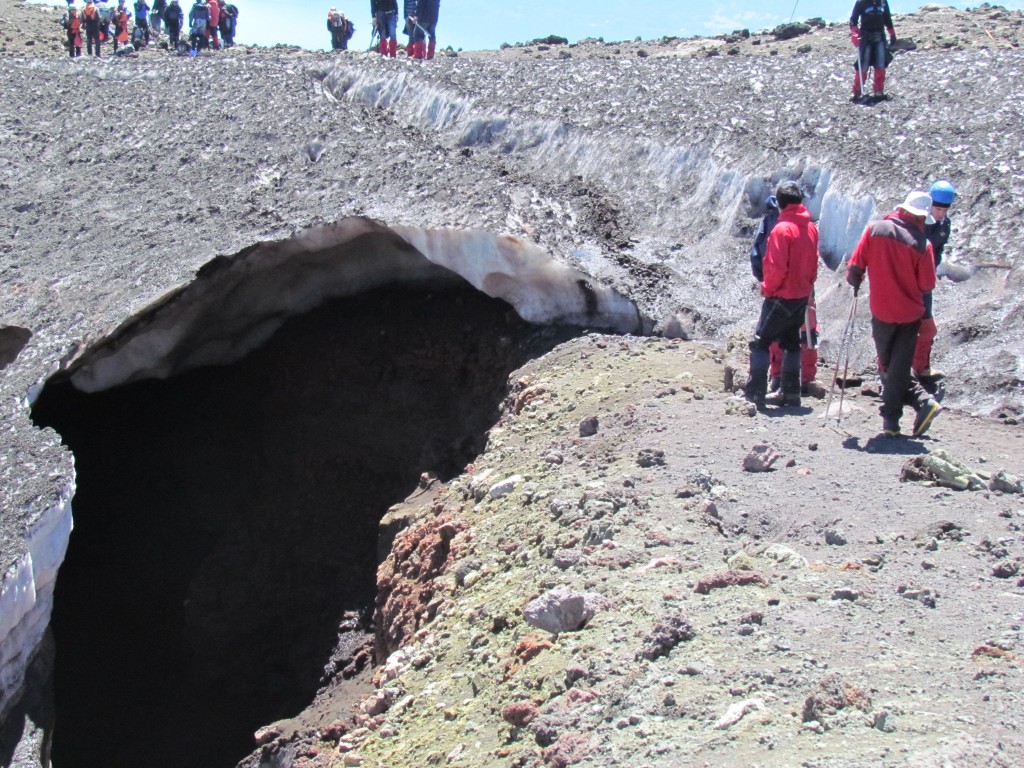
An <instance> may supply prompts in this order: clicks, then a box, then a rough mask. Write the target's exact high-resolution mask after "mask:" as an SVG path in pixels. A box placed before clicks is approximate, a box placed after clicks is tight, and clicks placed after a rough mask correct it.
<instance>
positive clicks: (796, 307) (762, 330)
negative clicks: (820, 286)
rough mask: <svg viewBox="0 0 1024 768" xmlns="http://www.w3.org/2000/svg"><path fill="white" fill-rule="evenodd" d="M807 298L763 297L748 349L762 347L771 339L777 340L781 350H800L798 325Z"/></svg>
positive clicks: (805, 309)
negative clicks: (759, 314) (759, 315)
mask: <svg viewBox="0 0 1024 768" xmlns="http://www.w3.org/2000/svg"><path fill="white" fill-rule="evenodd" d="M807 298H808V297H805V298H802V299H765V300H764V302H763V303H762V304H761V317H760V318H758V321H757V328H755V329H754V338H753V339H751V341H750V349H751V351H753V350H754V349H763V350H764V351H765V352H767V351H768V347H770V346H771V345H772V342H773V341H778V342H779V346H780V347H781V348H782V349H783V350H789V351H790V352H799V351H800V326H801V325H803V324H804V314H805V313H806V311H807Z"/></svg>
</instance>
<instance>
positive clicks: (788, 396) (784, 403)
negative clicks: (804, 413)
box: [764, 389, 800, 408]
mask: <svg viewBox="0 0 1024 768" xmlns="http://www.w3.org/2000/svg"><path fill="white" fill-rule="evenodd" d="M764 404H765V405H774V406H778V407H780V408H799V407H800V393H799V392H783V391H782V390H781V389H780V390H777V391H775V392H772V393H771V394H770V395H768V396H767V397H765V399H764Z"/></svg>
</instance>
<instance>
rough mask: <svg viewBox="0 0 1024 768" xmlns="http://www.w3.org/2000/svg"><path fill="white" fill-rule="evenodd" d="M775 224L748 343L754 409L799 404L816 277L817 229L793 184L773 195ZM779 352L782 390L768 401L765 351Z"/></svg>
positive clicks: (748, 394)
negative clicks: (775, 348)
mask: <svg viewBox="0 0 1024 768" xmlns="http://www.w3.org/2000/svg"><path fill="white" fill-rule="evenodd" d="M775 199H776V201H777V202H778V206H779V220H778V223H776V225H775V226H774V227H773V228H772V231H771V234H770V235H769V236H768V245H767V248H766V250H765V256H764V263H763V267H762V268H763V274H764V279H763V280H762V282H761V295H762V296H763V297H764V301H763V302H762V304H761V316H760V318H759V319H758V321H757V328H756V329H755V330H754V337H753V338H752V339H751V340H750V375H749V376H748V377H747V387H746V393H745V395H746V398H747V400H749V401H751V402H752V403H754V404H755V405H756V406H757V407H758V408H761V407H763V406H764V405H766V404H771V405H780V406H793V407H799V405H800V326H801V325H802V324H803V322H804V315H805V313H806V311H807V302H808V300H809V299H810V296H811V293H812V292H813V291H814V281H815V279H816V278H817V277H818V228H817V227H816V226H815V225H814V224H813V223H812V222H811V214H810V213H809V212H808V211H807V209H806V208H805V207H804V205H803V201H804V194H803V191H802V190H801V189H800V185H799V184H797V183H796V182H795V181H785V182H783V183H782V184H780V185H779V187H778V189H777V190H776V191H775ZM773 341H778V342H779V346H780V347H782V387H781V388H780V390H779V391H778V392H777V393H774V394H772V395H771V396H770V397H769V396H766V395H767V389H768V365H769V361H770V353H769V348H770V347H771V344H772V342H773Z"/></svg>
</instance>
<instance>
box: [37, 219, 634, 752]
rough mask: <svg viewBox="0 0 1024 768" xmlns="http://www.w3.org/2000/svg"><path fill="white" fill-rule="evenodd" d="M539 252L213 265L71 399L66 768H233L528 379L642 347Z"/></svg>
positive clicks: (47, 409) (98, 365) (155, 312)
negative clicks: (547, 367) (394, 540)
mask: <svg viewBox="0 0 1024 768" xmlns="http://www.w3.org/2000/svg"><path fill="white" fill-rule="evenodd" d="M467 238H468V240H467ZM414 243H415V245H414ZM535 250H536V249H532V248H530V247H529V246H526V245H525V244H522V243H521V242H519V241H516V240H513V239H510V238H508V239H504V242H503V239H502V238H495V237H494V236H490V235H482V234H481V233H449V234H448V235H445V234H444V233H443V232H425V231H423V230H404V231H397V230H396V229H388V228H386V227H383V226H382V225H379V224H377V223H375V222H369V221H368V220H365V219H355V220H345V221H343V222H339V223H338V224H336V225H332V226H331V227H325V228H319V229H317V230H309V231H307V232H305V233H301V234H300V235H299V236H297V237H295V238H291V239H290V240H287V241H279V242H276V243H265V244H261V245H258V246H255V247H254V248H251V249H248V250H246V251H244V252H242V253H240V254H237V255H236V256H234V257H231V258H221V259H217V260H215V261H214V262H211V264H209V265H207V267H206V268H204V269H203V270H200V273H199V275H198V276H197V278H196V280H195V281H193V282H192V283H191V284H189V285H188V286H186V287H184V288H182V289H180V290H179V291H176V292H175V293H173V294H172V295H170V296H168V297H166V298H165V299H163V300H161V301H160V302H158V303H157V304H155V305H153V306H152V307H150V308H147V309H146V310H144V311H143V312H141V313H140V314H138V315H137V316H135V317H133V318H131V319H129V320H128V321H126V322H125V323H124V324H123V325H122V326H121V327H120V328H119V329H117V330H116V331H115V332H114V333H113V334H111V335H110V336H109V337H108V338H106V339H104V340H103V341H101V342H99V343H98V344H95V345H93V346H92V347H91V348H90V349H88V350H86V351H85V352H84V353H83V354H82V355H81V356H80V357H79V358H78V359H77V360H76V361H75V362H74V363H72V364H71V365H70V367H68V368H67V369H66V370H64V371H62V372H60V373H59V374H57V375H56V376H54V377H52V378H51V379H50V381H49V382H48V383H47V385H46V386H45V388H44V389H43V391H42V393H41V394H40V395H39V397H38V399H37V400H36V403H35V406H34V409H33V418H34V419H35V421H36V422H37V423H38V424H40V425H46V426H52V427H54V428H55V429H57V430H58V431H59V432H60V434H61V435H62V437H63V439H64V441H65V442H66V443H67V445H68V446H69V447H70V448H71V449H72V451H73V452H74V455H75V464H76V473H77V488H76V492H75V496H74V500H73V503H72V506H73V513H74V521H75V528H74V531H73V533H72V535H71V541H70V544H69V547H68V552H67V556H66V559H65V561H64V563H63V565H62V567H61V569H60V572H59V575H58V579H57V587H56V594H55V601H54V611H53V617H52V622H51V626H52V629H53V634H54V639H55V643H56V649H57V652H56V666H55V672H54V697H55V711H56V716H55V721H56V722H55V726H54V730H53V733H54V739H53V750H52V758H53V765H54V766H55V768H86V767H88V768H93V767H94V766H97V767H98V766H103V768H121V767H122V766H124V767H125V768H127V767H128V766H131V767H132V768H134V767H135V766H138V765H147V766H151V768H165V767H166V768H183V767H194V768H220V767H223V768H228V767H229V766H232V765H234V764H235V763H237V762H238V761H239V760H241V759H242V758H244V757H245V756H246V755H247V754H249V753H250V752H251V751H253V749H254V748H255V744H254V741H253V732H254V731H255V730H256V729H257V728H258V727H260V726H261V725H264V724H267V723H270V722H273V721H275V720H278V719H280V718H283V717H289V716H292V715H295V714H297V713H298V712H299V711H300V710H301V709H302V708H303V707H304V706H305V705H307V704H308V703H309V702H310V701H311V700H312V699H313V696H314V694H315V692H316V690H317V689H318V687H320V685H321V684H322V682H323V681H324V677H325V674H329V673H330V672H331V670H332V666H331V663H330V662H331V658H332V652H333V651H334V649H335V647H336V645H337V644H338V642H339V637H338V634H339V626H340V625H341V624H342V620H343V617H345V616H346V614H347V615H348V616H350V617H351V616H357V615H359V614H365V612H366V610H367V609H368V608H369V607H370V606H372V603H373V590H374V576H375V569H376V565H377V540H376V538H377V523H378V521H379V519H380V518H381V517H382V516H383V514H384V512H386V511H387V509H388V507H389V506H390V505H392V504H394V503H395V502H397V501H400V500H402V499H404V498H405V497H406V496H408V495H409V494H410V493H411V492H412V491H413V490H414V489H415V487H416V485H417V482H418V479H419V477H420V474H421V473H422V472H424V471H432V472H435V473H437V474H438V475H440V476H441V477H442V478H446V477H451V476H453V475H455V474H457V473H458V472H460V471H461V469H462V467H463V466H464V465H465V464H466V463H467V462H469V461H470V460H472V458H473V457H474V456H475V455H476V454H477V453H478V452H479V450H480V448H481V447H482V440H483V436H484V434H485V432H486V430H487V429H488V428H489V427H490V426H491V425H492V424H493V423H494V421H495V420H496V417H497V413H498V407H499V405H500V402H501V400H502V398H503V396H504V394H505V390H506V384H507V379H508V376H509V374H510V373H511V372H512V371H513V370H514V369H515V368H517V367H519V366H520V365H522V364H523V363H524V362H526V361H527V360H528V359H530V358H532V357H535V356H537V355H539V354H543V353H544V352H546V351H547V350H549V349H550V348H551V347H553V346H554V345H555V344H557V343H559V342H560V341H562V340H564V339H567V338H569V337H570V336H572V335H575V334H578V333H580V332H581V328H582V327H585V326H589V327H602V328H605V329H610V330H617V331H630V330H639V327H638V326H635V325H633V327H630V326H631V324H635V323H637V322H638V320H637V318H638V316H637V314H636V310H635V308H634V307H633V306H632V305H631V304H630V303H629V302H627V301H625V300H623V299H622V298H621V297H619V296H617V295H616V294H614V293H612V292H610V291H608V290H607V289H603V288H600V287H595V286H594V285H592V284H591V283H590V282H589V281H588V280H587V278H586V276H583V275H580V274H579V273H575V272H573V271H572V270H569V269H568V268H566V267H564V266H561V265H558V264H556V263H555V262H553V261H552V260H551V259H549V258H547V257H546V256H545V257H544V258H541V254H539V253H534V251H535ZM488 294H490V295H488ZM524 315H527V316H531V317H530V320H531V321H528V320H526V319H523V316H524ZM588 319H589V322H587V321H588ZM325 668H326V672H325Z"/></svg>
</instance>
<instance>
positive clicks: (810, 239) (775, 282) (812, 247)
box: [761, 204, 818, 299]
mask: <svg viewBox="0 0 1024 768" xmlns="http://www.w3.org/2000/svg"><path fill="white" fill-rule="evenodd" d="M817 277H818V228H817V227H816V226H814V224H812V223H811V214H810V213H808V212H807V209H806V208H804V206H802V205H793V204H790V205H787V206H786V207H785V208H783V209H782V211H781V212H780V213H779V220H778V222H777V223H776V224H775V227H774V228H773V229H772V231H771V234H770V235H768V245H767V248H766V250H765V254H764V281H763V282H762V283H761V295H762V296H764V297H765V298H773V299H804V298H807V297H808V296H810V295H811V293H812V292H813V291H814V280H815V279H816V278H817Z"/></svg>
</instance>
